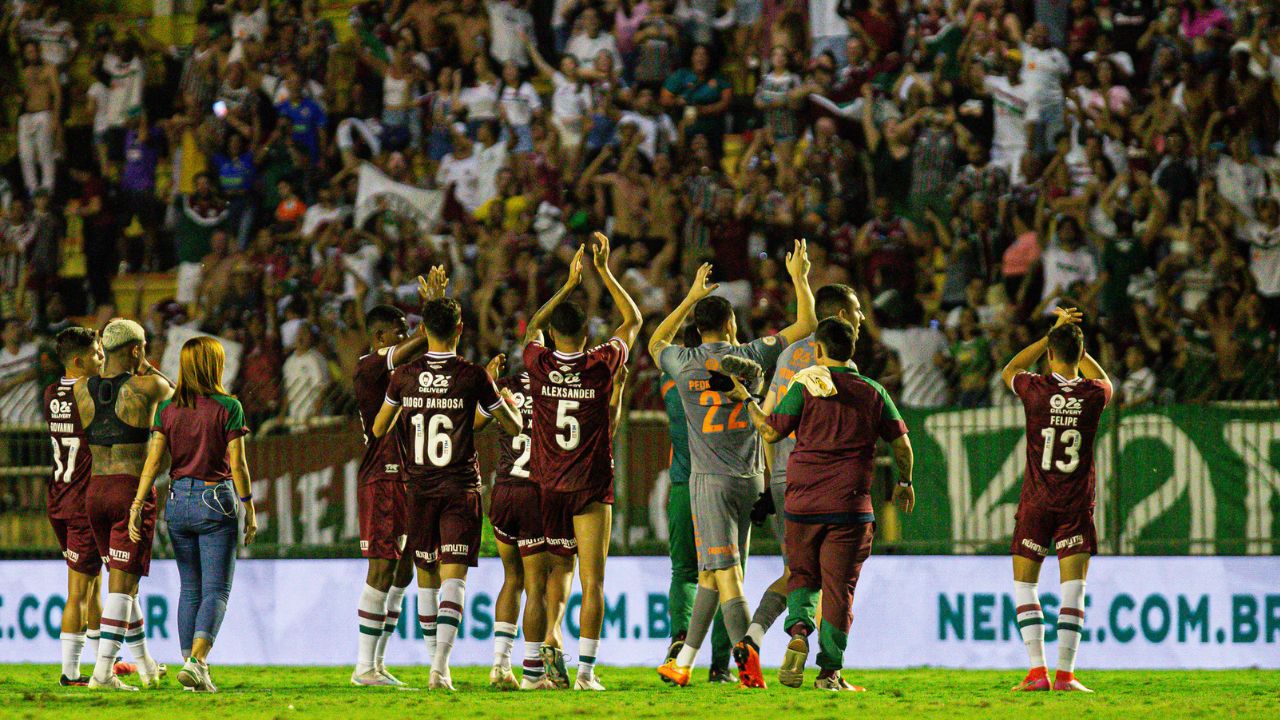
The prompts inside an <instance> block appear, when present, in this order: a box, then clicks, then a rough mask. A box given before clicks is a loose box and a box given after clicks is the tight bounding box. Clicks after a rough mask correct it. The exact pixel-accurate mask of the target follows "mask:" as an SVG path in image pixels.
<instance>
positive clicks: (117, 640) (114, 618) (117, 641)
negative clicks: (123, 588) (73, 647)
mask: <svg viewBox="0 0 1280 720" xmlns="http://www.w3.org/2000/svg"><path fill="white" fill-rule="evenodd" d="M132 615H133V598H131V597H129V595H128V594H126V593H107V599H106V602H104V603H102V628H101V637H100V639H99V640H98V662H97V664H96V665H95V666H94V669H93V677H94V679H95V680H97V681H98V682H107V681H109V680H110V679H111V676H112V675H114V674H115V664H116V655H118V654H120V645H121V644H122V643H124V634H125V628H127V627H128V625H129V618H130V617H131V616H132Z"/></svg>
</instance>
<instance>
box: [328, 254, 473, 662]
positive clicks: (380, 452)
mask: <svg viewBox="0 0 1280 720" xmlns="http://www.w3.org/2000/svg"><path fill="white" fill-rule="evenodd" d="M448 283H449V279H448V278H447V277H446V276H445V272H444V267H443V266H437V267H434V268H431V270H430V271H429V272H428V273H427V279H426V280H423V279H422V278H421V277H419V278H418V293H419V295H420V296H421V298H422V300H423V301H424V302H426V301H427V300H431V299H433V298H437V297H442V296H443V295H444V290H445V287H446V286H447V285H448ZM364 327H365V332H367V333H368V334H369V354H367V355H365V356H364V357H361V358H360V360H359V361H358V362H357V363H356V374H355V379H354V386H355V395H356V406H357V407H358V408H359V410H360V427H361V429H362V431H363V433H364V447H365V449H364V457H363V458H361V460H360V469H359V471H358V473H357V477H358V478H359V482H358V485H357V491H356V506H357V508H358V513H359V518H360V553H361V554H362V555H364V556H365V557H366V558H369V571H368V573H367V574H366V575H365V585H364V590H363V591H362V592H361V593H360V605H359V609H358V610H357V615H358V619H359V628H360V635H359V644H358V646H357V655H356V667H355V670H354V671H353V672H352V673H351V683H352V684H353V685H363V686H378V685H403V684H404V683H402V682H400V680H398V679H397V678H396V677H395V676H394V675H392V674H391V673H389V672H387V668H386V666H385V664H384V661H383V658H384V657H385V655H386V648H387V641H388V640H389V639H390V638H391V635H392V633H394V632H395V630H396V626H397V625H398V624H399V621H400V610H401V606H402V605H403V602H404V594H405V590H406V589H407V587H408V585H409V582H410V581H411V580H412V579H413V560H412V558H411V557H410V556H409V555H408V554H406V553H403V550H404V539H405V535H406V530H405V503H406V500H405V486H404V475H403V473H402V470H401V462H400V446H399V445H398V444H397V443H396V441H395V438H392V437H386V436H384V437H375V436H374V435H373V433H372V432H371V430H372V428H373V423H374V420H375V419H376V418H377V416H378V411H379V410H380V409H381V408H382V401H383V399H384V398H386V396H387V383H388V382H390V379H391V372H392V371H393V370H395V369H396V368H398V367H400V366H401V365H403V364H405V363H406V362H409V361H410V360H413V359H416V358H418V357H419V356H421V355H422V354H423V353H424V352H426V350H427V335H426V333H425V332H424V331H423V328H422V327H419V328H418V332H417V333H415V334H414V335H413V336H412V337H410V335H409V324H408V321H407V320H406V319H405V316H404V313H403V312H402V311H401V310H400V309H399V308H395V307H392V306H390V305H377V306H375V307H373V308H372V309H370V310H369V312H368V313H367V314H366V315H365V319H364ZM427 605H429V606H430V607H431V608H432V609H431V610H430V612H429V613H427V614H429V615H435V610H434V607H435V598H434V597H431V598H429V602H428V603H427ZM434 630H435V628H434V627H433V628H432V629H431V632H432V635H430V636H429V637H428V648H430V645H431V643H433V642H434Z"/></svg>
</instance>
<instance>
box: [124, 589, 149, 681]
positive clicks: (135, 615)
mask: <svg viewBox="0 0 1280 720" xmlns="http://www.w3.org/2000/svg"><path fill="white" fill-rule="evenodd" d="M132 605H133V609H132V610H131V611H130V613H129V629H128V631H127V632H126V633H125V636H124V642H125V644H126V645H128V646H129V654H131V655H133V659H134V661H136V662H137V663H138V677H141V678H148V677H151V668H153V667H155V664H156V661H155V658H153V657H151V651H150V650H148V649H147V628H146V625H145V624H144V623H143V622H142V603H140V602H138V597H137V596H136V595H135V596H134V597H133V603H132Z"/></svg>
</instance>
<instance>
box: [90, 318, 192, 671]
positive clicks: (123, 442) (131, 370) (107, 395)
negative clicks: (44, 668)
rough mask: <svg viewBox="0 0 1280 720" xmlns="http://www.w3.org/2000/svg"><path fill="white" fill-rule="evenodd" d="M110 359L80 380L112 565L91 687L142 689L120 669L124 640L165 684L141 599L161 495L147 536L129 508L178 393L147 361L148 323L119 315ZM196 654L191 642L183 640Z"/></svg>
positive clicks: (149, 515) (104, 543)
mask: <svg viewBox="0 0 1280 720" xmlns="http://www.w3.org/2000/svg"><path fill="white" fill-rule="evenodd" d="M102 349H103V351H104V352H105V354H106V360H105V362H104V363H103V365H102V370H101V375H100V376H90V377H82V378H80V379H79V380H76V382H75V385H74V386H73V392H74V394H75V401H76V407H77V410H78V411H79V414H80V426H81V427H83V428H84V437H85V441H86V442H88V444H89V451H90V452H91V453H92V455H93V475H92V477H91V478H90V479H89V487H88V488H87V497H86V505H85V507H86V510H87V512H88V515H89V523H90V524H91V526H92V527H93V539H94V543H95V544H96V545H97V547H98V554H99V556H101V557H102V558H103V559H104V562H105V563H106V565H107V567H108V576H107V577H108V580H107V601H106V602H105V603H103V606H102V635H101V637H100V639H99V640H98V663H97V666H96V667H95V668H94V671H93V675H92V676H91V677H90V678H89V687H91V688H110V689H115V690H137V689H138V688H136V687H133V686H131V685H125V684H124V683H123V682H121V681H120V679H119V678H118V677H116V675H115V672H114V665H115V658H116V653H117V652H119V650H120V645H121V643H124V644H126V645H128V646H129V650H130V651H131V652H132V653H133V656H134V658H135V659H136V660H137V661H138V679H139V680H141V682H142V685H143V686H144V687H153V686H157V685H159V682H160V680H161V679H162V678H163V677H164V675H165V673H166V669H165V667H164V666H163V665H161V664H159V663H157V662H156V661H155V658H153V657H151V652H150V651H149V650H148V648H147V636H146V632H145V630H144V628H143V623H142V605H141V603H139V602H138V581H139V579H140V578H142V577H143V576H145V575H147V573H148V572H149V571H150V569H151V540H152V538H153V537H154V536H155V527H156V502H155V490H154V489H152V491H151V493H150V494H149V498H148V500H147V502H146V503H145V504H144V505H143V509H142V517H143V522H142V527H141V536H140V539H139V540H138V541H134V540H133V539H131V538H130V537H129V509H130V506H131V505H132V503H133V497H134V493H135V492H137V489H138V481H139V478H140V477H141V475H142V468H143V465H144V464H145V463H146V459H147V442H148V439H149V437H150V428H151V420H152V418H154V417H155V412H156V406H158V405H159V404H160V402H161V401H163V400H168V399H169V397H171V396H172V395H173V383H172V382H170V381H169V379H168V378H166V377H165V376H164V375H163V374H161V373H160V371H158V370H156V369H155V368H153V367H152V366H151V363H149V362H147V337H146V331H144V330H143V329H142V326H141V325H139V324H138V323H136V322H134V321H132V320H124V319H121V318H117V319H115V320H112V321H111V322H109V323H107V326H106V327H105V328H103V330H102ZM182 650H183V654H184V655H186V654H189V652H190V648H183V649H182Z"/></svg>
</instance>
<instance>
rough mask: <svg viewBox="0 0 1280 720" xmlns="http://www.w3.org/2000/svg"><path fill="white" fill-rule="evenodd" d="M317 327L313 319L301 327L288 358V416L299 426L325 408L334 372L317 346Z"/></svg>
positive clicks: (286, 363)
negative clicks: (330, 372) (331, 371)
mask: <svg viewBox="0 0 1280 720" xmlns="http://www.w3.org/2000/svg"><path fill="white" fill-rule="evenodd" d="M315 336H316V330H315V328H313V327H312V326H311V324H310V323H303V324H302V325H301V326H300V327H299V328H298V336H297V337H296V338H295V339H294V347H293V352H292V353H290V354H289V358H288V359H287V360H285V361H284V391H285V408H284V417H285V420H286V421H287V422H288V423H289V425H291V426H294V427H295V428H297V427H300V426H304V425H306V424H307V422H308V421H310V420H312V419H313V418H317V417H319V416H320V415H322V414H323V412H324V404H325V399H326V396H327V395H328V389H329V385H330V384H331V383H332V380H333V378H332V376H331V375H330V374H329V363H328V361H326V360H325V358H324V355H321V354H320V351H319V350H317V349H316V347H315Z"/></svg>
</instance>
